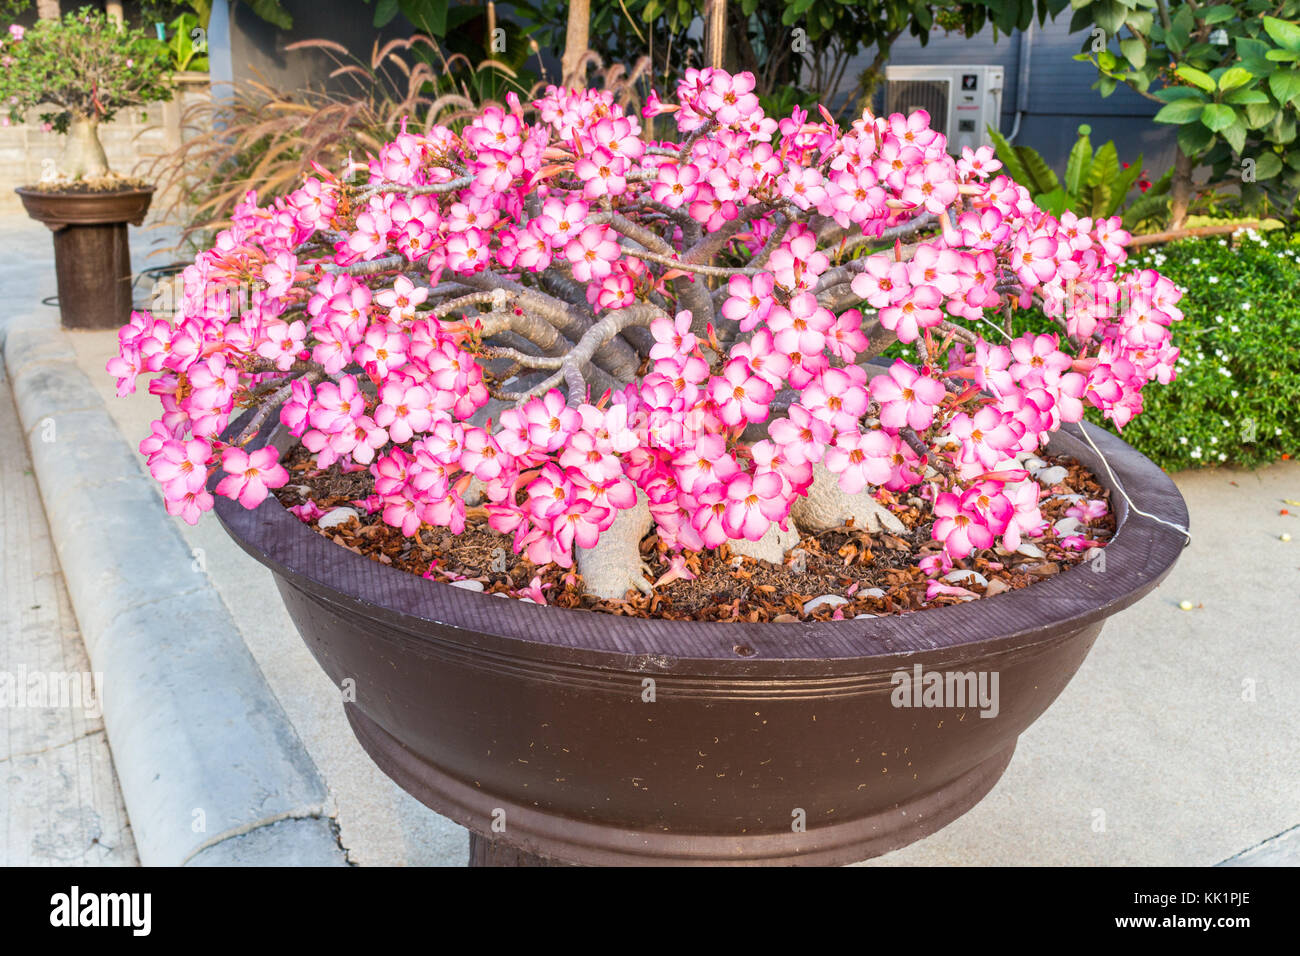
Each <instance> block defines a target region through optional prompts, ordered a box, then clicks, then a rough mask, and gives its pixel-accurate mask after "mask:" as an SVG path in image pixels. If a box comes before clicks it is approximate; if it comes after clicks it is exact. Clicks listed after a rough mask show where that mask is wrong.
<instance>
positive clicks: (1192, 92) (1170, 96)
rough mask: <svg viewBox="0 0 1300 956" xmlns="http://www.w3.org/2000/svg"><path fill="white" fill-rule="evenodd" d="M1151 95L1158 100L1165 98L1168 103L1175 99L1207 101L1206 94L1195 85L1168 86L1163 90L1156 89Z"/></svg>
mask: <svg viewBox="0 0 1300 956" xmlns="http://www.w3.org/2000/svg"><path fill="white" fill-rule="evenodd" d="M1151 95H1152V96H1154V97H1155V98H1156V99H1158V100H1164V101H1165V102H1166V103H1172V102H1174V100H1196V101H1197V102H1198V103H1204V102H1205V94H1204V93H1203V92H1201V91H1200V90H1198V89H1196V88H1195V87H1193V86H1166V87H1165V88H1164V89H1162V90H1156V91H1155V92H1154V93H1153V94H1151Z"/></svg>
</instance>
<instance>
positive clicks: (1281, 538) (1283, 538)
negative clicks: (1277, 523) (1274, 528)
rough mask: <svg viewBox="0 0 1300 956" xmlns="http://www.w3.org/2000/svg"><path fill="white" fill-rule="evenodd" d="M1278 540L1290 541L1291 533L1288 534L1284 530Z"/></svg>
mask: <svg viewBox="0 0 1300 956" xmlns="http://www.w3.org/2000/svg"><path fill="white" fill-rule="evenodd" d="M1277 540H1279V541H1290V540H1291V536H1290V535H1289V534H1287V533H1286V532H1285V531H1283V532H1282V533H1281V534H1280V535H1278V536H1277Z"/></svg>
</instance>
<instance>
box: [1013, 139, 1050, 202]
mask: <svg viewBox="0 0 1300 956" xmlns="http://www.w3.org/2000/svg"><path fill="white" fill-rule="evenodd" d="M1016 156H1017V157H1018V158H1019V159H1020V164H1021V165H1022V166H1023V167H1024V169H1025V172H1026V173H1028V174H1029V176H1030V179H1031V180H1032V183H1033V185H1029V184H1028V183H1026V185H1027V186H1029V191H1030V192H1031V193H1048V192H1051V191H1052V190H1054V189H1058V188H1060V185H1061V181H1060V180H1059V179H1057V178H1056V173H1054V172H1052V167H1051V166H1048V165H1047V161H1046V160H1045V159H1043V157H1042V156H1041V155H1039V153H1038V151H1037V150H1035V149H1033V148H1031V147H1029V146H1017V147H1016Z"/></svg>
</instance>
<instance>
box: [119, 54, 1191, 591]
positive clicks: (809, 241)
mask: <svg viewBox="0 0 1300 956" xmlns="http://www.w3.org/2000/svg"><path fill="white" fill-rule="evenodd" d="M753 86H754V80H753V77H751V76H750V75H748V74H743V73H742V74H739V75H730V74H728V73H725V72H720V71H715V70H700V71H696V70H692V71H689V73H688V74H687V77H686V79H685V80H684V81H683V82H682V83H681V84H680V86H679V88H678V89H677V91H676V96H675V101H674V102H666V101H663V100H660V99H658V98H657V97H651V99H650V101H649V104H648V105H647V106H646V108H645V112H647V113H650V114H671V115H672V117H673V119H674V120H675V125H676V128H677V132H678V134H679V139H678V140H677V141H675V142H653V143H650V142H646V141H644V140H643V139H642V138H641V135H640V134H641V126H640V123H639V120H638V118H637V117H636V116H635V115H626V114H625V113H624V112H623V111H621V110H620V109H619V108H617V107H616V106H615V105H614V103H613V102H612V99H611V97H610V96H609V95H608V94H605V93H603V92H600V91H594V90H584V91H572V90H563V89H557V88H551V89H549V90H548V91H547V93H546V95H545V96H543V97H542V99H540V100H539V101H537V102H536V103H534V104H532V108H531V111H529V110H526V109H525V108H524V107H523V106H522V105H521V104H520V103H519V102H518V101H516V100H513V99H512V100H511V101H510V102H509V104H508V106H507V107H506V108H497V107H493V108H489V109H486V110H484V111H483V112H482V114H481V115H478V116H477V117H476V118H475V119H474V120H473V121H472V122H470V123H469V124H468V125H467V126H466V127H465V128H464V129H463V130H462V131H461V132H460V133H453V132H452V131H451V130H449V129H446V128H442V127H435V128H433V129H431V130H430V131H429V132H427V133H413V132H404V133H402V135H400V136H398V137H397V138H396V140H395V141H393V142H392V143H389V144H387V145H386V146H384V148H383V149H382V150H381V151H380V152H379V154H378V155H376V156H374V157H372V158H370V160H369V163H368V169H367V172H368V177H366V179H367V181H365V182H355V183H354V182H351V181H349V179H347V178H340V177H336V176H334V175H331V174H330V173H328V172H326V171H324V170H318V171H317V172H318V175H317V176H315V177H314V178H310V179H307V180H306V181H305V182H304V183H303V185H302V187H301V188H300V189H298V190H297V191H296V192H294V193H292V194H291V195H290V196H288V197H287V198H286V199H284V200H277V201H276V202H275V203H274V204H272V205H269V206H259V205H258V204H257V202H256V198H255V197H252V196H250V197H249V200H248V201H247V202H246V203H245V204H243V205H242V206H241V207H240V208H239V210H238V212H237V214H236V216H235V218H234V224H233V226H232V228H230V229H229V230H227V231H226V232H224V233H222V234H221V235H220V236H219V237H218V239H217V241H216V245H215V247H214V248H212V249H210V250H207V251H205V252H203V253H201V254H200V255H199V256H198V257H197V259H196V260H195V262H194V264H193V265H192V266H189V267H188V268H187V269H186V271H185V273H184V294H183V297H182V298H181V300H180V301H179V303H178V306H179V308H178V312H177V315H176V318H175V320H174V322H168V321H165V320H162V319H159V318H154V317H151V316H150V315H147V314H143V313H137V314H135V315H133V317H132V320H131V322H130V324H129V325H127V326H125V327H124V328H123V329H122V330H121V332H120V339H121V350H120V355H119V356H118V357H116V358H114V359H113V360H112V361H111V362H110V363H109V369H108V370H109V372H110V373H111V374H113V375H114V376H116V377H117V378H118V389H119V392H120V393H128V392H130V391H132V390H133V389H134V387H135V384H134V383H135V380H136V377H137V376H138V375H139V374H141V373H142V372H149V373H157V377H156V378H154V379H153V380H152V381H151V383H150V384H149V390H150V391H151V392H152V393H153V394H155V395H157V396H158V398H159V399H160V400H161V402H162V407H163V414H162V416H161V417H160V419H159V420H158V421H156V422H154V423H153V430H152V434H150V435H149V437H147V438H146V439H145V440H144V441H143V442H142V444H141V451H142V452H143V453H144V454H145V455H147V456H148V459H149V463H150V468H151V470H152V472H153V475H154V476H155V477H156V478H157V479H158V480H159V481H160V482H161V483H162V487H163V493H164V497H165V500H166V503H167V508H168V510H169V511H170V512H171V513H172V514H176V515H180V516H182V517H183V518H184V519H185V520H186V521H189V522H194V521H196V520H197V519H198V517H199V515H200V513H201V512H203V511H205V510H208V509H210V508H211V507H212V505H213V498H212V496H211V495H210V494H209V493H208V491H207V490H206V489H207V487H208V486H209V478H210V477H211V476H212V475H213V474H214V473H217V472H220V473H221V474H222V475H223V477H222V478H221V479H220V481H219V483H217V484H216V485H215V492H216V493H217V494H219V495H226V496H229V497H231V498H237V499H238V500H239V501H240V503H242V504H243V505H244V506H245V507H249V508H253V507H256V506H258V505H259V504H260V503H261V502H262V501H263V500H264V498H265V497H266V495H267V494H268V490H269V489H273V488H276V487H279V486H282V485H284V484H285V483H286V482H287V480H288V474H287V472H286V469H285V468H284V467H283V465H281V464H280V463H279V461H278V460H277V452H276V451H275V450H274V449H273V448H271V447H269V446H267V447H264V448H262V449H260V450H257V451H252V452H249V451H247V450H246V446H247V444H248V442H249V441H250V440H251V439H252V438H253V436H254V435H255V434H257V432H258V431H259V430H260V429H263V428H266V427H269V424H270V422H271V416H272V414H273V413H275V412H276V411H278V416H279V421H280V422H281V423H283V425H284V426H285V428H286V429H287V430H288V432H289V433H291V434H292V435H294V436H298V437H299V438H300V439H301V442H302V444H303V445H304V446H306V449H308V450H309V451H310V452H311V453H313V454H314V455H315V460H316V463H317V464H318V465H319V466H321V467H329V466H331V465H333V464H334V463H341V466H342V467H344V468H346V469H350V470H355V469H360V468H368V469H369V470H370V472H371V474H372V475H373V477H374V494H373V496H372V497H371V498H370V499H369V501H368V502H367V504H368V506H369V507H370V508H371V509H372V510H378V511H380V512H382V517H383V520H384V521H385V522H387V523H388V524H389V525H391V526H394V527H397V528H400V529H401V530H402V531H403V532H404V533H405V534H407V535H413V534H415V533H417V531H418V529H419V528H420V527H421V525H422V524H426V523H427V524H430V525H441V526H446V527H449V528H450V529H451V530H452V531H454V532H457V533H459V532H460V530H461V529H463V527H464V524H465V513H466V506H467V505H466V502H467V499H469V500H470V501H471V502H476V503H477V502H481V503H482V504H481V507H483V508H484V509H485V511H486V515H487V517H488V521H489V523H490V525H491V527H493V528H494V529H496V530H497V531H499V532H503V533H507V534H513V536H514V547H515V549H516V551H517V552H521V553H524V554H526V556H527V557H528V558H529V559H530V560H531V561H533V562H534V563H537V564H546V563H548V562H554V563H556V564H558V565H560V566H562V567H566V568H568V567H572V566H573V565H574V564H575V562H576V569H577V571H579V572H580V573H581V574H582V577H583V583H584V586H585V588H586V589H587V591H588V593H590V594H593V595H598V596H601V597H605V598H621V597H623V596H624V595H625V593H626V591H627V589H629V588H632V587H635V588H640V589H642V590H645V589H648V588H649V587H650V584H649V582H647V581H646V580H645V578H644V576H643V575H642V572H641V559H640V555H639V553H638V543H639V542H640V541H641V540H642V538H643V537H644V536H645V535H646V534H647V533H648V532H649V531H650V530H651V529H652V527H653V528H654V529H655V530H656V531H657V535H658V540H659V542H660V546H661V547H662V548H665V549H667V551H668V552H676V553H678V554H680V553H681V552H682V551H692V550H700V549H708V548H716V547H718V546H720V545H723V544H729V545H730V547H731V549H732V550H733V551H734V552H740V553H743V554H748V555H751V556H754V557H760V558H765V559H769V560H775V561H778V562H779V561H780V560H781V559H782V556H783V554H784V551H785V549H786V548H788V547H789V546H790V545H791V544H792V543H793V542H794V541H797V540H798V533H797V530H796V529H798V530H801V531H804V532H816V531H819V530H824V529H828V528H833V527H838V526H841V525H842V524H843V523H844V522H846V521H848V520H850V519H851V520H852V521H853V523H854V525H855V526H856V527H858V528H868V529H873V530H879V529H881V528H885V529H893V530H902V525H901V524H900V523H899V521H898V518H897V517H896V515H895V514H894V513H893V512H892V511H891V504H893V503H895V502H897V501H898V500H899V497H898V496H900V495H901V494H902V493H904V492H907V491H908V489H912V490H911V491H910V492H909V494H910V495H912V496H919V497H920V498H922V499H923V500H925V501H928V503H929V505H930V507H931V508H932V510H933V514H934V518H935V520H934V523H933V535H934V537H935V538H936V539H937V540H938V541H940V542H942V544H943V547H942V549H941V550H940V551H938V552H936V553H934V554H932V555H930V556H928V557H926V558H925V559H923V564H924V568H925V570H926V571H927V572H930V573H934V574H938V573H940V572H942V571H945V570H946V569H949V568H951V567H952V562H953V561H954V560H956V559H959V558H963V557H965V556H968V555H969V554H971V552H972V551H974V550H977V549H986V548H991V547H994V546H995V544H1000V545H1001V546H1003V547H1005V548H1008V549H1011V550H1014V549H1016V548H1017V547H1018V546H1020V545H1021V539H1022V537H1023V536H1026V535H1034V534H1035V533H1039V532H1041V530H1042V528H1043V526H1044V520H1043V517H1042V515H1041V514H1040V511H1039V507H1038V498H1039V486H1038V484H1037V483H1036V482H1034V481H1033V480H1032V479H1031V478H1030V476H1029V475H1028V474H1027V472H1026V470H1025V468H1024V467H1023V464H1022V463H1023V461H1024V459H1025V458H1026V457H1027V456H1028V455H1029V454H1030V453H1032V452H1033V451H1034V450H1035V449H1037V448H1039V447H1040V446H1041V445H1042V443H1043V442H1044V441H1045V440H1046V439H1047V438H1048V436H1049V435H1050V433H1051V432H1052V431H1053V430H1054V429H1057V428H1059V427H1060V425H1061V424H1062V423H1063V422H1077V421H1079V420H1080V419H1081V418H1082V417H1083V413H1084V409H1085V407H1086V406H1088V405H1092V406H1095V407H1097V408H1099V409H1101V410H1102V411H1103V412H1104V413H1105V415H1106V416H1108V417H1109V418H1110V419H1112V420H1113V421H1114V422H1115V423H1116V424H1117V425H1119V426H1122V425H1124V424H1125V423H1126V422H1128V421H1129V420H1130V419H1131V418H1132V416H1134V415H1135V414H1137V413H1138V412H1140V411H1141V408H1142V389H1143V387H1144V386H1145V385H1146V384H1147V383H1148V382H1150V381H1152V380H1157V381H1160V382H1168V381H1169V380H1171V379H1172V378H1173V375H1174V363H1175V361H1176V359H1177V350H1175V349H1173V348H1172V347H1171V346H1170V345H1169V325H1170V323H1171V322H1173V321H1175V320H1178V319H1180V318H1181V313H1180V312H1179V310H1178V307H1177V302H1178V299H1179V295H1180V293H1179V290H1178V289H1177V288H1175V287H1174V285H1173V284H1172V283H1171V282H1169V281H1168V280H1167V279H1164V278H1162V277H1161V276H1159V275H1158V274H1157V273H1155V272H1152V271H1141V272H1136V273H1129V274H1123V273H1121V272H1120V271H1119V269H1118V266H1119V265H1120V264H1121V263H1122V262H1123V261H1124V258H1125V250H1124V243H1125V241H1126V240H1127V238H1128V236H1127V234H1126V233H1124V232H1122V231H1121V230H1120V228H1119V220H1118V219H1110V220H1105V221H1098V222H1094V221H1091V220H1088V219H1079V218H1076V217H1074V216H1073V215H1072V214H1070V213H1066V214H1064V215H1063V216H1062V217H1061V218H1060V219H1057V218H1054V217H1053V216H1051V215H1048V214H1046V213H1044V212H1043V211H1042V210H1040V209H1038V208H1036V207H1035V206H1034V204H1033V202H1032V201H1031V199H1030V197H1029V195H1028V194H1027V192H1026V191H1025V190H1024V189H1023V188H1022V187H1020V186H1018V185H1016V184H1015V183H1014V182H1012V181H1011V180H1010V179H1008V178H1007V177H1005V176H1001V175H997V169H998V163H997V162H996V160H994V159H993V157H992V154H991V151H989V150H979V151H978V152H970V151H969V150H967V151H965V153H964V155H963V156H962V157H961V158H960V159H955V158H952V157H950V156H949V155H948V154H947V153H946V152H945V145H946V144H945V141H944V137H943V136H942V135H941V134H939V133H936V132H935V131H934V130H933V129H931V128H930V120H929V117H928V116H927V115H926V114H925V113H924V112H917V113H914V114H912V115H911V116H902V115H894V116H889V117H876V116H873V115H870V114H869V113H868V114H864V115H863V116H862V117H861V118H860V119H858V120H857V121H856V122H854V123H853V124H852V126H851V127H850V128H847V129H841V128H838V127H837V126H836V125H835V124H834V123H833V122H832V121H831V120H830V118H829V116H827V115H826V114H825V113H823V114H822V115H821V116H820V117H813V116H809V115H807V114H805V113H803V112H801V111H798V110H796V111H795V112H794V114H793V115H791V116H789V117H787V118H785V119H782V120H779V121H778V120H777V119H774V118H769V117H767V116H764V115H763V113H762V111H761V110H760V109H759V105H758V101H757V98H756V97H755V95H754V93H753ZM904 240H906V242H905V241H904ZM241 289H242V290H245V291H246V295H245V296H244V298H245V299H246V301H242V302H241V301H239V300H240V290H241ZM1035 303H1037V304H1039V305H1041V307H1042V308H1043V309H1044V310H1045V312H1046V313H1047V314H1048V315H1049V316H1051V317H1052V318H1053V319H1054V320H1055V322H1056V323H1057V325H1058V327H1059V331H1058V332H1056V333H1055V334H1040V335H1026V336H1022V337H1019V338H1012V336H1011V333H1010V331H1009V330H1010V322H1011V315H1012V311H1013V310H1015V309H1018V308H1027V307H1030V306H1032V305H1034V304H1035ZM894 341H897V342H901V343H904V344H905V345H906V346H907V351H906V354H907V355H908V356H909V358H907V359H902V358H900V359H897V360H896V361H894V362H893V364H892V365H891V366H889V367H888V368H887V369H882V368H881V367H879V366H876V367H870V366H868V365H867V364H866V360H867V359H869V358H870V357H872V356H873V355H877V354H879V353H880V352H881V351H882V350H883V349H884V348H885V347H887V346H888V345H890V344H891V343H893V342H894ZM490 403H493V404H490ZM485 406H486V407H485ZM244 409H255V411H253V412H252V414H251V416H250V419H249V420H248V421H247V422H246V424H245V425H244V426H242V428H241V429H240V430H239V431H238V433H237V434H231V433H229V432H232V431H233V430H231V429H229V424H230V422H231V420H232V417H233V416H235V415H238V414H240V412H241V411H242V410H244ZM489 414H490V417H489ZM223 435H227V437H225V438H223V437H222V436H223ZM311 507H312V506H310V505H307V506H303V509H302V510H301V512H300V517H304V518H310V517H313V515H312V513H311ZM1093 543H1094V542H1090V541H1087V540H1085V539H1084V538H1083V537H1081V536H1075V537H1074V538H1073V539H1069V538H1067V539H1066V544H1067V546H1072V547H1076V548H1079V549H1084V548H1087V547H1090V546H1091V545H1092V544H1093ZM675 567H678V568H681V569H682V571H681V573H682V574H684V575H686V574H689V571H687V570H686V569H685V568H684V565H683V563H682V562H680V561H679V562H676V563H675Z"/></svg>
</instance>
